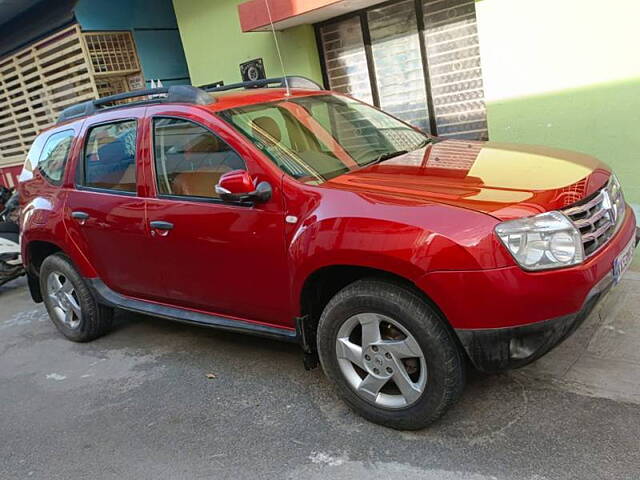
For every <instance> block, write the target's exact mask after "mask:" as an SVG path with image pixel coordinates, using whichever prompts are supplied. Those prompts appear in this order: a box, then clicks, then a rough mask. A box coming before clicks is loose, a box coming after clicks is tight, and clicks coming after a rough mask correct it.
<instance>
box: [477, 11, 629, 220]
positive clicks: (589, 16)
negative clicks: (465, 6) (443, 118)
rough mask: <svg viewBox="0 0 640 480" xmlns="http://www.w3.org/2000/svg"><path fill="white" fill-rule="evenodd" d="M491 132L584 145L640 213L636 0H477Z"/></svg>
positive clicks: (505, 137)
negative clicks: (613, 173)
mask: <svg viewBox="0 0 640 480" xmlns="http://www.w3.org/2000/svg"><path fill="white" fill-rule="evenodd" d="M476 13H477V18H478V32H479V38H480V54H481V59H482V73H483V81H484V89H485V99H486V103H487V116H488V122H489V137H490V139H491V140H495V141H508V142H517V143H533V144H544V145H550V146H557V147H562V148H568V149H571V150H578V151H582V152H586V153H589V154H592V155H595V156H597V157H599V158H600V159H602V160H604V161H605V162H607V163H608V164H609V165H610V166H611V167H613V168H614V170H615V171H616V172H617V173H618V176H619V177H620V179H621V182H622V184H623V187H624V190H625V194H626V196H627V200H628V201H629V202H630V203H631V204H632V205H633V206H634V208H635V209H636V212H638V213H640V135H638V128H639V127H640V55H637V54H636V53H635V51H634V48H635V47H634V45H638V44H639V43H640V30H639V29H638V28H637V18H638V17H639V16H640V2H639V1H638V0H609V1H607V2H606V3H605V2H598V1H595V0H594V1H584V0H561V1H559V0H535V1H533V0H483V1H482V2H478V3H476Z"/></svg>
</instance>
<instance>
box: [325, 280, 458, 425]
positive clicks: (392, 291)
mask: <svg viewBox="0 0 640 480" xmlns="http://www.w3.org/2000/svg"><path fill="white" fill-rule="evenodd" d="M376 322H379V323H378V324H377V325H378V327H377V331H378V333H380V332H382V336H381V340H380V341H378V342H367V341H365V340H366V339H371V338H374V337H372V335H375V331H376V327H375V325H376ZM372 325H374V326H372ZM358 329H359V330H358ZM358 331H359V332H360V339H359V343H360V345H358ZM349 332H351V333H349ZM366 332H368V333H366ZM385 332H386V333H385ZM345 335H349V336H348V338H347V337H346V336H345ZM363 337H365V338H363ZM317 344H318V354H319V357H320V362H321V364H322V368H323V370H324V372H325V375H326V376H327V377H328V378H329V379H330V380H332V381H333V382H334V383H335V384H336V386H337V389H338V393H339V395H340V396H341V397H342V399H343V400H344V401H345V403H346V404H347V405H348V406H349V407H351V408H352V409H353V410H354V411H355V412H357V413H358V414H360V415H361V416H363V417H364V418H366V419H368V420H370V421H372V422H374V423H378V424H381V425H385V426H387V427H391V428H396V429H401V430H418V429H421V428H424V427H426V426H428V425H430V424H431V423H433V422H434V421H435V420H437V419H438V418H440V417H441V416H442V415H443V414H444V413H445V412H446V411H447V409H448V408H449V407H450V406H451V405H452V404H453V403H455V401H456V400H457V399H458V398H459V397H460V395H461V393H462V390H463V389H464V384H465V361H464V355H463V354H462V352H461V350H460V348H459V347H458V344H457V342H456V339H455V337H454V333H453V332H452V330H451V329H450V328H449V327H448V325H446V324H445V320H444V319H442V318H441V316H440V315H439V314H438V313H437V312H436V310H435V309H434V308H433V307H431V306H430V305H429V304H428V303H427V302H425V301H424V300H423V299H422V298H420V296H418V295H417V294H416V293H414V292H412V291H411V290H409V289H407V288H404V287H403V286H400V285H397V284H394V283H392V282H388V281H384V280H378V279H365V280H359V281H357V282H354V283H352V284H351V285H349V286H347V287H345V288H344V289H343V290H341V291H340V292H338V293H337V294H336V295H335V296H334V297H333V298H332V299H331V300H330V301H329V303H328V304H327V306H326V307H325V309H324V311H323V312H322V315H321V317H320V321H319V323H318V333H317ZM363 344H365V346H367V345H368V347H366V348H364V349H363V348H362V347H363ZM345 345H347V346H345ZM353 345H355V346H356V347H358V348H360V351H359V350H358V348H354V347H353ZM374 348H375V351H374V350H372V349H374ZM339 352H340V353H339ZM367 352H368V353H367ZM416 354H420V355H421V357H420V356H419V355H416ZM412 356H415V358H412ZM339 357H340V358H339ZM367 357H368V358H367ZM352 358H355V359H356V362H360V363H361V365H362V366H360V365H358V367H356V366H355V365H356V364H357V363H354V362H353V361H352V360H351V359H352ZM374 370H375V371H376V372H378V375H376V374H374ZM354 373H355V374H357V376H354ZM385 377H386V378H387V380H386V381H385V380H384V378H385ZM407 378H408V379H409V380H410V382H407V381H406V380H405V379H407ZM396 379H397V380H398V382H397V383H396ZM383 382H386V383H384V384H383V385H382V387H381V388H380V389H379V390H378V393H371V392H376V391H377V389H378V387H379V386H380V385H381V384H382V383H383ZM369 385H372V387H371V388H369ZM400 386H403V387H404V388H403V389H401V388H400ZM358 391H359V393H358ZM405 393H406V394H405ZM398 394H399V395H398Z"/></svg>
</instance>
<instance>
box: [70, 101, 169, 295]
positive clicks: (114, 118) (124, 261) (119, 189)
mask: <svg viewBox="0 0 640 480" xmlns="http://www.w3.org/2000/svg"><path fill="white" fill-rule="evenodd" d="M144 110H145V109H144V108H130V109H126V110H122V109H121V110H119V111H114V112H110V113H103V114H100V115H97V116H96V117H92V118H90V119H89V120H87V121H86V122H85V124H84V126H83V131H82V138H83V148H82V150H81V152H80V154H79V158H78V159H77V162H76V186H75V189H71V190H70V191H69V194H68V198H67V203H66V207H65V224H66V225H67V229H68V232H69V235H70V236H71V238H72V240H73V241H74V242H75V243H76V244H77V245H78V246H79V247H80V249H81V250H82V252H83V254H84V255H85V256H86V258H87V259H88V260H89V262H90V263H91V264H92V265H93V267H94V269H95V270H96V272H97V274H98V277H99V278H100V279H101V280H102V281H103V282H104V283H105V284H106V285H107V286H108V287H109V288H111V289H112V290H115V291H117V292H119V293H122V294H126V295H130V296H136V297H142V298H150V297H152V292H153V282H154V281H155V282H159V280H158V279H154V278H153V276H150V275H149V274H148V271H147V268H146V265H147V264H148V262H149V261H150V260H151V259H150V257H149V255H148V252H147V251H146V250H145V247H146V235H147V231H146V228H145V203H144V199H143V198H141V197H142V195H141V191H142V189H143V188H144V186H143V184H144V182H142V179H141V178H140V175H139V173H138V171H139V170H138V168H137V166H138V164H139V163H140V161H141V145H143V142H144V139H143V135H144V131H145V128H144V127H145V125H144V122H145V117H144Z"/></svg>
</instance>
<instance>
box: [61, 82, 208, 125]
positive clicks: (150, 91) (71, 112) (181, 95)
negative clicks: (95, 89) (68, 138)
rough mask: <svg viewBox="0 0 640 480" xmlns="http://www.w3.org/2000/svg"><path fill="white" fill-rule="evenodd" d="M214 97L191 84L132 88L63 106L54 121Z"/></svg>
mask: <svg viewBox="0 0 640 480" xmlns="http://www.w3.org/2000/svg"><path fill="white" fill-rule="evenodd" d="M146 96H152V97H151V98H147V99H144V100H140V101H137V102H130V103H125V104H120V105H109V104H110V103H114V102H118V101H120V100H128V99H130V98H136V97H146ZM214 101H215V99H214V98H213V97H211V95H209V94H208V93H207V92H205V91H204V90H202V89H200V88H197V87H192V86H191V85H172V86H170V87H160V88H147V89H144V90H134V91H132V92H125V93H118V94H116V95H110V96H108V97H102V98H98V99H97V100H88V101H86V102H82V103H77V104H75V105H71V106H70V107H67V108H65V109H64V110H63V111H62V113H60V116H59V117H58V121H57V122H56V123H62V122H65V121H67V120H70V119H72V118H79V117H85V116H88V115H92V114H94V113H96V112H97V111H98V110H100V109H106V108H123V107H129V106H133V105H141V104H148V103H164V102H171V103H193V104H196V105H208V104H210V103H213V102H214Z"/></svg>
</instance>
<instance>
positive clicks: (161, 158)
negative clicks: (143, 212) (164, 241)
mask: <svg viewBox="0 0 640 480" xmlns="http://www.w3.org/2000/svg"><path fill="white" fill-rule="evenodd" d="M153 140H154V152H155V155H154V158H155V169H156V179H157V186H158V193H159V194H160V195H172V196H181V197H201V198H218V194H217V193H216V192H215V189H214V187H215V185H216V184H217V183H218V181H219V180H220V177H221V176H222V175H223V174H224V173H226V172H230V171H232V170H245V169H246V165H245V163H244V160H242V158H241V157H240V156H239V155H238V154H237V153H236V152H235V151H234V150H232V149H231V147H229V145H227V144H226V143H225V142H224V141H223V140H221V139H220V138H219V137H218V136H217V135H215V134H213V133H212V132H211V131H209V130H207V129H206V128H204V127H203V126H201V125H198V124H196V123H193V122H191V121H188V120H183V119H180V118H154V119H153Z"/></svg>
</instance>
